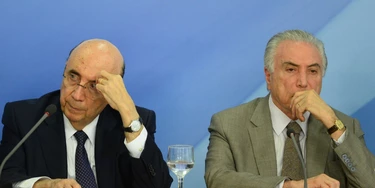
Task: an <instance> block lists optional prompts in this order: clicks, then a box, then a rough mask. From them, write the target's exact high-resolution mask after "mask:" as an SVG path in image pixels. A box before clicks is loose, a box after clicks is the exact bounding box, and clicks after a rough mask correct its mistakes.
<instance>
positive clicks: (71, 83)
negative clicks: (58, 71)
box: [63, 73, 102, 99]
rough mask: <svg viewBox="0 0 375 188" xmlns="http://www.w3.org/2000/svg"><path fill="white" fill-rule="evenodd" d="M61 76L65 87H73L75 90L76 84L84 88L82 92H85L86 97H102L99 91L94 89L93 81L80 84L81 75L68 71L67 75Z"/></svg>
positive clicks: (94, 83)
mask: <svg viewBox="0 0 375 188" xmlns="http://www.w3.org/2000/svg"><path fill="white" fill-rule="evenodd" d="M63 77H64V78H65V79H64V83H65V85H66V86H67V87H70V88H74V90H76V89H77V88H78V86H81V87H83V88H84V89H85V90H84V92H85V95H86V97H90V98H92V99H97V98H100V97H102V95H101V93H100V92H99V91H98V90H97V89H96V82H95V81H90V82H87V83H86V84H84V85H82V84H81V77H80V76H79V75H77V74H74V73H68V76H65V75H64V74H63Z"/></svg>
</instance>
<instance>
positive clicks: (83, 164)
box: [74, 131, 97, 188]
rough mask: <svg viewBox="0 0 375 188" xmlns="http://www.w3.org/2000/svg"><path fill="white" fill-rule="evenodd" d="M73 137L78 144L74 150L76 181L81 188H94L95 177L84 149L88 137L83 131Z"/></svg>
mask: <svg viewBox="0 0 375 188" xmlns="http://www.w3.org/2000/svg"><path fill="white" fill-rule="evenodd" d="M74 137H76V139H77V143H78V145H77V149H76V180H77V182H78V183H79V184H80V185H81V187H82V188H96V187H97V186H96V182H95V176H94V173H93V171H92V169H91V166H90V162H89V160H88V158H87V153H86V149H85V142H86V140H87V138H88V137H87V135H86V133H85V132H83V131H77V132H76V133H75V134H74Z"/></svg>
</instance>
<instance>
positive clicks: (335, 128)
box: [327, 125, 339, 135]
mask: <svg viewBox="0 0 375 188" xmlns="http://www.w3.org/2000/svg"><path fill="white" fill-rule="evenodd" d="M337 130H339V127H337V125H333V126H332V127H331V128H329V129H328V130H327V132H328V134H330V135H331V134H333V133H334V132H336V131H337Z"/></svg>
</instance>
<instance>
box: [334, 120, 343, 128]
mask: <svg viewBox="0 0 375 188" xmlns="http://www.w3.org/2000/svg"><path fill="white" fill-rule="evenodd" d="M335 124H336V126H337V127H338V128H339V129H343V128H344V127H345V126H344V124H343V123H342V122H341V121H340V120H336V122H335Z"/></svg>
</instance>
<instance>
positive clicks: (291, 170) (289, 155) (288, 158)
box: [281, 122, 303, 180]
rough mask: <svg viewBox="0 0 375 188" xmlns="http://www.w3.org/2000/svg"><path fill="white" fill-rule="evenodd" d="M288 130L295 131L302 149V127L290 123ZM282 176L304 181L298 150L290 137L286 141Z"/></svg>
mask: <svg viewBox="0 0 375 188" xmlns="http://www.w3.org/2000/svg"><path fill="white" fill-rule="evenodd" d="M287 128H288V129H293V130H294V132H295V134H294V135H295V138H296V141H297V145H298V147H300V144H299V134H300V132H301V127H300V126H299V125H298V123H296V122H290V123H289V124H288V126H287ZM300 148H301V147H300ZM281 175H282V176H287V177H289V178H290V179H292V180H301V179H303V169H302V164H301V161H300V160H299V157H298V153H297V150H296V149H295V147H294V144H293V140H292V139H291V138H289V137H287V138H286V140H285V147H284V158H283V168H282V171H281Z"/></svg>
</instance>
